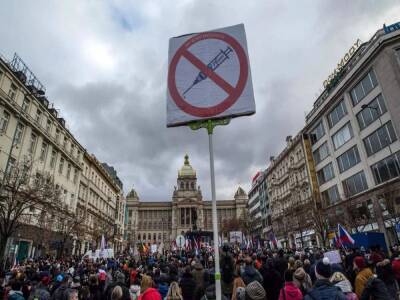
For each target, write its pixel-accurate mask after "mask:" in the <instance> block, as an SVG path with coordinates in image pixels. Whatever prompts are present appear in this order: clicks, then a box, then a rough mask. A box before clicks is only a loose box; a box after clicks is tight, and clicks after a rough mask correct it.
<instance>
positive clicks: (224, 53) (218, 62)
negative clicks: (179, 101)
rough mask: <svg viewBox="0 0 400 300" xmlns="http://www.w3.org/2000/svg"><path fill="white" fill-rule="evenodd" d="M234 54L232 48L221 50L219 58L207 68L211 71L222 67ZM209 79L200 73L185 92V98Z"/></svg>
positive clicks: (216, 57)
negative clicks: (195, 87)
mask: <svg viewBox="0 0 400 300" xmlns="http://www.w3.org/2000/svg"><path fill="white" fill-rule="evenodd" d="M231 52H233V50H232V48H231V47H229V46H228V47H226V50H225V51H223V50H220V51H219V53H218V54H217V56H215V57H214V58H213V59H212V61H210V62H209V63H208V65H207V67H208V68H209V69H210V70H213V71H214V70H216V69H217V68H218V67H219V66H220V65H222V63H223V62H224V61H225V60H227V59H228V58H229V56H228V54H229V53H231ZM206 78H207V75H206V74H204V73H203V72H202V71H200V72H199V74H198V75H197V77H196V79H195V80H194V81H193V83H192V85H191V86H189V87H188V88H187V89H186V91H184V92H183V96H184V97H185V94H186V93H187V92H189V91H190V90H191V89H192V87H194V86H195V85H196V84H198V83H199V82H200V81H203V80H204V79H206Z"/></svg>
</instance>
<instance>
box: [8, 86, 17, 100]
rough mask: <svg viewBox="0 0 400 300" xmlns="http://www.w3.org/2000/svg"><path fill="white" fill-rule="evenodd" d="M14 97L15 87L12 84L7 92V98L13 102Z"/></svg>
mask: <svg viewBox="0 0 400 300" xmlns="http://www.w3.org/2000/svg"><path fill="white" fill-rule="evenodd" d="M16 96H17V86H16V85H15V84H13V83H12V84H11V86H10V90H9V91H8V97H10V99H11V100H15V97H16Z"/></svg>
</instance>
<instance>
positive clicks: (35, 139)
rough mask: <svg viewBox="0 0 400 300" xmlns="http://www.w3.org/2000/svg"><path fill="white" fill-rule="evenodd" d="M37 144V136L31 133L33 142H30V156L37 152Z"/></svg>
mask: <svg viewBox="0 0 400 300" xmlns="http://www.w3.org/2000/svg"><path fill="white" fill-rule="evenodd" d="M36 142H37V136H36V134H34V133H31V140H30V142H29V148H28V152H29V153H30V154H33V153H34V152H35V147H36Z"/></svg>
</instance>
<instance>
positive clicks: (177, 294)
mask: <svg viewBox="0 0 400 300" xmlns="http://www.w3.org/2000/svg"><path fill="white" fill-rule="evenodd" d="M165 299H166V300H183V297H182V291H181V288H180V287H179V285H178V283H177V282H176V281H173V282H171V285H170V286H169V289H168V293H167V296H166V298H165Z"/></svg>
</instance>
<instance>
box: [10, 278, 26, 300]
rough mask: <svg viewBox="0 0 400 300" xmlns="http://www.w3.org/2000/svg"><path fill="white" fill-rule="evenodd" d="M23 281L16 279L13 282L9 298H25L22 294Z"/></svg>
mask: <svg viewBox="0 0 400 300" xmlns="http://www.w3.org/2000/svg"><path fill="white" fill-rule="evenodd" d="M21 288H22V283H21V282H20V281H19V280H14V281H13V282H12V283H11V290H10V292H9V293H8V298H7V299H8V300H25V298H24V296H23V295H22V291H21Z"/></svg>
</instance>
